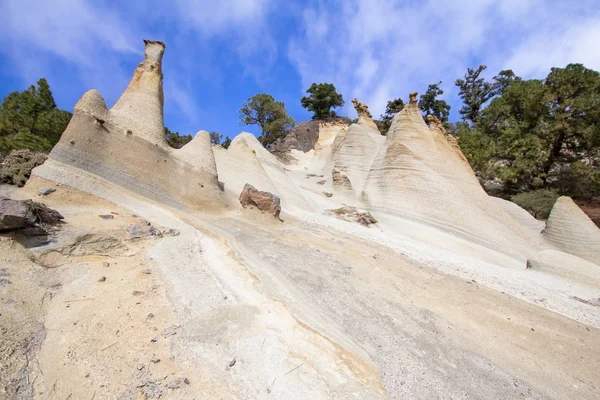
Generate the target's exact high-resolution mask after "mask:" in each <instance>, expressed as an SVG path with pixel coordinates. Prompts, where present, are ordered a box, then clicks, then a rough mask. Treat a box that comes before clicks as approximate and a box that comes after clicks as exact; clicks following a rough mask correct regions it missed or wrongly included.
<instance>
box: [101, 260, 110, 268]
mask: <svg viewBox="0 0 600 400" xmlns="http://www.w3.org/2000/svg"><path fill="white" fill-rule="evenodd" d="M102 266H103V267H110V263H109V262H108V261H102Z"/></svg>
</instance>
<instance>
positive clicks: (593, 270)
mask: <svg viewBox="0 0 600 400" xmlns="http://www.w3.org/2000/svg"><path fill="white" fill-rule="evenodd" d="M527 267H528V268H531V269H533V270H534V271H542V272H546V273H548V274H552V275H556V276H559V277H561V278H564V279H567V280H569V281H572V282H577V283H580V284H583V285H587V286H593V287H596V288H600V266H599V265H597V264H594V263H592V262H589V261H587V260H585V259H583V258H580V257H577V256H574V255H572V254H568V253H564V252H562V251H557V250H543V251H540V252H539V253H537V254H536V255H535V256H533V257H532V258H531V259H529V260H527Z"/></svg>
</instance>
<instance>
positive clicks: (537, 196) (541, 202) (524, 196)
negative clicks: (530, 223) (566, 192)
mask: <svg viewBox="0 0 600 400" xmlns="http://www.w3.org/2000/svg"><path fill="white" fill-rule="evenodd" d="M559 197H560V194H559V193H558V192H557V191H555V190H548V189H539V190H534V191H531V192H524V193H519V194H517V195H514V196H513V197H512V198H511V201H512V202H513V203H515V204H517V205H518V206H519V207H521V208H524V209H525V210H527V211H528V212H529V213H530V214H531V215H533V216H534V217H535V218H537V219H548V217H549V216H550V211H551V210H552V207H553V206H554V203H555V202H556V199H558V198H559Z"/></svg>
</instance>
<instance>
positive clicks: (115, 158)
mask: <svg viewBox="0 0 600 400" xmlns="http://www.w3.org/2000/svg"><path fill="white" fill-rule="evenodd" d="M144 43H145V45H146V51H145V58H144V60H143V61H142V62H141V63H140V64H139V65H138V67H137V68H136V70H135V72H134V74H133V78H132V80H131V82H130V83H129V85H128V86H127V89H126V90H125V92H124V93H123V94H122V95H121V97H120V98H119V100H118V101H117V103H116V104H115V105H114V107H112V108H111V109H110V110H109V109H107V107H106V104H105V102H104V99H103V98H102V96H101V95H100V93H98V91H96V90H90V91H88V92H87V93H85V94H84V95H83V96H82V97H81V99H80V100H79V101H78V102H77V104H76V105H75V111H74V113H73V118H72V119H71V122H70V123H69V125H68V127H67V129H66V130H65V132H64V133H63V135H62V137H61V140H60V142H59V143H58V144H57V145H56V146H55V147H54V149H53V150H52V152H51V153H50V155H49V160H48V162H46V163H45V164H44V165H42V166H41V167H39V168H37V169H36V170H35V171H34V173H35V174H37V175H38V176H41V177H43V178H47V179H50V180H53V181H56V182H59V183H64V184H67V185H68V184H70V183H73V179H77V178H76V177H75V176H74V174H72V173H70V172H69V171H67V170H66V169H64V168H62V167H61V166H62V165H66V166H68V167H71V168H76V169H77V170H79V171H83V172H85V173H88V174H92V175H95V176H99V177H100V178H102V179H104V180H106V181H108V182H110V183H113V184H116V185H118V186H120V187H122V188H124V189H127V190H129V191H131V192H134V193H137V194H139V195H142V196H145V197H148V198H150V199H153V200H156V201H159V202H162V203H165V204H170V205H174V206H177V205H179V204H186V205H188V206H192V207H200V208H206V207H215V206H217V207H218V206H220V204H221V203H222V200H221V190H220V189H219V186H218V181H217V172H216V165H215V160H214V155H213V150H212V146H211V144H210V139H209V135H208V133H206V132H205V131H201V132H199V133H198V134H196V136H195V138H194V140H192V141H191V142H190V143H188V144H187V145H186V146H184V147H183V148H181V149H172V148H171V147H169V146H168V145H167V142H166V140H165V138H164V123H163V103H164V100H163V83H162V81H163V74H162V66H161V62H162V56H163V53H164V51H165V45H164V44H163V43H162V42H157V41H151V40H145V41H144Z"/></svg>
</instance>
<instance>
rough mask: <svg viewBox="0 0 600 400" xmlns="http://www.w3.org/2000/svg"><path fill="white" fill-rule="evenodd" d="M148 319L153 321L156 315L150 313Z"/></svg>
mask: <svg viewBox="0 0 600 400" xmlns="http://www.w3.org/2000/svg"><path fill="white" fill-rule="evenodd" d="M146 318H147V319H152V318H154V314H152V313H149V314H148V315H146Z"/></svg>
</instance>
